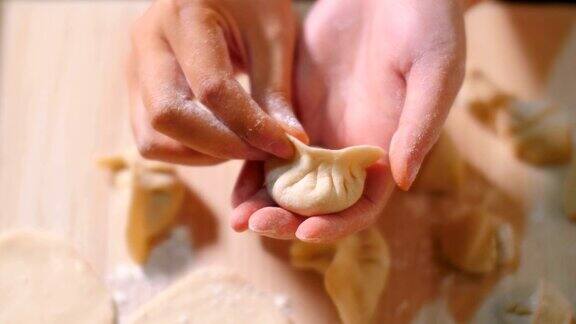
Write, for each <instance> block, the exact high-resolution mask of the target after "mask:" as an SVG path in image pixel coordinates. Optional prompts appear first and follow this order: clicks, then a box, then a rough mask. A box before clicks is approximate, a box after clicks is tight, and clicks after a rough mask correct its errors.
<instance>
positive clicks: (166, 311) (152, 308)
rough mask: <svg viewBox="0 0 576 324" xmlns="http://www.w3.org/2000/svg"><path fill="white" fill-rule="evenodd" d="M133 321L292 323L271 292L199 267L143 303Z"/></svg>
mask: <svg viewBox="0 0 576 324" xmlns="http://www.w3.org/2000/svg"><path fill="white" fill-rule="evenodd" d="M128 323H129V324H157V323H163V324H181V323H184V324H206V323H218V324H272V323H273V324H284V323H286V324H287V323H291V321H290V320H289V319H288V317H287V316H286V315H284V314H283V313H282V312H281V310H280V309H279V307H277V306H276V305H275V304H274V302H273V299H272V298H271V296H270V295H268V294H265V293H263V292H260V291H258V290H256V289H255V288H254V287H253V286H252V285H250V284H248V283H247V282H246V281H244V280H243V279H241V278H240V277H239V276H237V275H235V274H233V273H230V272H228V271H225V270H223V269H218V268H209V269H202V270H196V271H194V272H192V273H191V274H189V275H187V276H186V277H185V278H183V279H180V280H179V281H177V282H176V283H175V284H173V285H172V286H171V287H169V288H168V289H166V290H165V291H164V292H162V293H160V294H159V295H158V296H157V297H156V298H154V299H153V300H151V301H150V302H149V303H147V304H146V305H144V306H142V307H141V308H140V309H139V310H138V311H136V313H135V314H134V315H133V316H132V317H131V318H130V319H129V320H128Z"/></svg>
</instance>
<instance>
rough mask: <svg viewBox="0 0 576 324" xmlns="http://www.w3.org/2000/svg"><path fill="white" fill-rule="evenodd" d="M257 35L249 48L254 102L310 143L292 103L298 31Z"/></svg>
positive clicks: (290, 130) (289, 130)
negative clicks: (296, 33) (293, 71)
mask: <svg viewBox="0 0 576 324" xmlns="http://www.w3.org/2000/svg"><path fill="white" fill-rule="evenodd" d="M266 34H267V32H266V31H260V35H253V36H252V39H251V40H250V41H249V44H248V59H249V62H248V73H249V77H250V88H251V89H250V90H251V94H252V97H253V98H254V100H255V101H256V102H257V103H258V105H260V107H261V108H262V109H263V110H264V111H266V112H267V113H268V114H269V115H270V116H271V117H272V118H273V119H274V120H276V121H277V122H278V123H279V124H280V125H281V126H282V128H283V129H284V130H285V131H286V132H287V133H289V134H290V135H292V136H294V137H296V138H298V139H299V140H301V141H303V142H304V143H308V142H309V139H308V135H306V132H305V131H304V127H302V124H300V122H299V121H298V118H297V117H296V114H295V112H294V109H293V106H292V100H291V98H292V97H291V95H292V92H291V90H292V89H291V83H292V64H293V60H294V30H292V29H291V28H287V27H284V28H279V29H275V32H274V33H268V34H273V35H266Z"/></svg>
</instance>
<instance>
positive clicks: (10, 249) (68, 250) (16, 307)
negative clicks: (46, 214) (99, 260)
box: [0, 231, 115, 324]
mask: <svg viewBox="0 0 576 324" xmlns="http://www.w3.org/2000/svg"><path fill="white" fill-rule="evenodd" d="M114 318H115V310H114V305H113V303H112V299H111V298H110V296H109V294H108V292H107V290H106V288H105V287H104V286H103V285H102V283H101V282H100V281H99V280H98V278H97V276H96V274H95V273H94V272H93V271H92V269H91V268H90V267H89V265H88V264H87V263H86V262H85V261H84V260H83V259H81V258H80V256H79V255H78V254H77V253H76V251H74V249H72V247H70V246H69V245H68V244H66V242H64V241H62V240H60V239H58V238H55V237H53V236H50V235H48V234H44V233H38V232H26V231H16V232H10V233H6V234H2V235H1V236H0V323H18V324H39V323H42V324H112V323H114Z"/></svg>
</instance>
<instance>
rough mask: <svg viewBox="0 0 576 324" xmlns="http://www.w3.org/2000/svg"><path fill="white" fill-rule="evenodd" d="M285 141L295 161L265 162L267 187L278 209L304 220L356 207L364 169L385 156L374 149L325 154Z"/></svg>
mask: <svg viewBox="0 0 576 324" xmlns="http://www.w3.org/2000/svg"><path fill="white" fill-rule="evenodd" d="M288 137H289V139H290V140H291V141H292V143H294V147H295V149H296V154H295V157H294V159H292V160H290V161H287V160H280V159H273V160H269V161H267V163H266V187H267V189H268V193H269V194H270V196H272V198H273V199H274V201H275V202H276V203H277V204H278V205H280V206H281V207H282V208H285V209H287V210H290V211H292V212H295V213H297V214H300V215H303V216H313V215H321V214H330V213H335V212H339V211H342V210H344V209H346V208H348V207H350V206H352V205H353V204H354V203H356V201H358V199H360V197H361V196H362V193H363V191H364V181H365V180H366V168H367V167H368V166H370V165H371V164H373V163H375V162H376V161H378V159H380V158H381V157H382V155H383V154H384V151H383V150H382V149H381V148H379V147H376V146H369V145H360V146H352V147H347V148H344V149H341V150H328V149H322V148H317V147H310V146H307V145H305V144H304V143H302V142H300V141H299V140H297V139H295V138H294V137H291V136H288Z"/></svg>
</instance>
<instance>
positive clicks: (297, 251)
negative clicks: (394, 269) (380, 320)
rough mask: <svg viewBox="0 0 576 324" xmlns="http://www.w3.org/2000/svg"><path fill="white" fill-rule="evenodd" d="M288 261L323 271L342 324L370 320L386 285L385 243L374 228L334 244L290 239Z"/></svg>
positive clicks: (368, 321) (387, 256)
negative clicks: (291, 241) (293, 241)
mask: <svg viewBox="0 0 576 324" xmlns="http://www.w3.org/2000/svg"><path fill="white" fill-rule="evenodd" d="M290 257H291V263H292V265H293V266H295V267H298V268H301V269H311V270H315V271H317V272H319V273H320V274H323V275H324V286H325V288H326V292H327V293H328V295H329V296H330V298H331V299H332V301H333V302H334V304H335V305H336V308H337V310H338V314H339V316H340V319H342V322H343V323H344V324H366V323H370V320H371V318H372V316H373V315H374V311H375V310H376V306H377V305H378V301H379V300H380V295H381V294H382V291H383V290H384V287H385V285H386V279H387V276H388V268H389V264H390V261H389V253H388V246H387V245H386V242H385V241H384V238H382V236H381V235H380V233H379V232H378V230H376V229H373V228H371V229H367V230H364V231H361V232H359V233H356V234H354V235H351V236H349V237H347V238H345V239H343V240H342V241H340V242H338V243H336V244H332V245H330V244H311V243H304V242H300V241H298V242H295V243H293V245H292V247H291V249H290Z"/></svg>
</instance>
